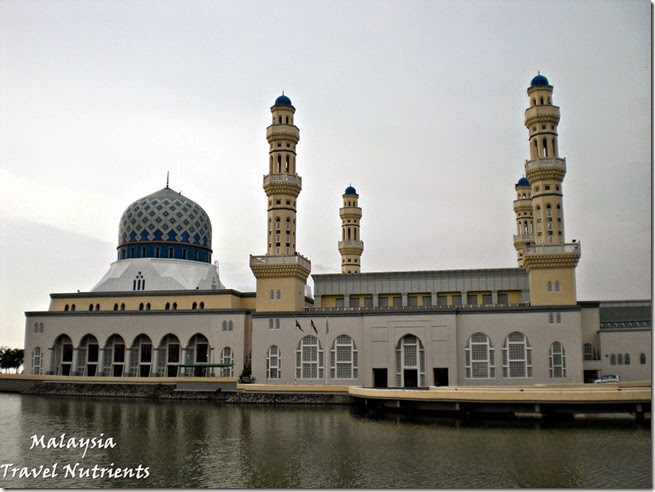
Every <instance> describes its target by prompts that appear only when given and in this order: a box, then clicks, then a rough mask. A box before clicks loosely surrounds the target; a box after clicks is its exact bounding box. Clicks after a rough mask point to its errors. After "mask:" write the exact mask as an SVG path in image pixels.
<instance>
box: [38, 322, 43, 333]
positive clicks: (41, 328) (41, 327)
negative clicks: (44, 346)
mask: <svg viewBox="0 0 655 492" xmlns="http://www.w3.org/2000/svg"><path fill="white" fill-rule="evenodd" d="M39 333H43V323H39Z"/></svg>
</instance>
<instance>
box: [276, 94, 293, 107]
mask: <svg viewBox="0 0 655 492" xmlns="http://www.w3.org/2000/svg"><path fill="white" fill-rule="evenodd" d="M275 105H276V106H292V104H291V99H289V98H288V97H287V96H285V95H284V92H283V93H282V95H281V96H280V97H278V98H277V99H276V100H275Z"/></svg>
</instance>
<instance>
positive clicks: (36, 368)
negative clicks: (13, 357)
mask: <svg viewBox="0 0 655 492" xmlns="http://www.w3.org/2000/svg"><path fill="white" fill-rule="evenodd" d="M42 362H43V354H42V353H41V347H34V349H33V350H32V374H34V375H36V376H38V375H40V374H41V365H42Z"/></svg>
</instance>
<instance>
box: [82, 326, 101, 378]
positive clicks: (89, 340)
mask: <svg viewBox="0 0 655 492" xmlns="http://www.w3.org/2000/svg"><path fill="white" fill-rule="evenodd" d="M99 352H100V351H99V348H98V339H97V338H96V337H94V336H93V335H86V336H85V337H84V338H82V341H81V342H80V345H79V347H78V348H77V372H78V374H80V375H82V376H95V375H96V374H97V373H98V358H99V357H98V356H99Z"/></svg>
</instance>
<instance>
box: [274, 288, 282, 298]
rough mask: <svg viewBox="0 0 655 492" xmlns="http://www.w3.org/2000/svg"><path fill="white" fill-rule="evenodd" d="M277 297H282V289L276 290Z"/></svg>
mask: <svg viewBox="0 0 655 492" xmlns="http://www.w3.org/2000/svg"><path fill="white" fill-rule="evenodd" d="M275 298H276V299H282V292H281V291H280V289H278V290H277V291H276V292H275Z"/></svg>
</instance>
